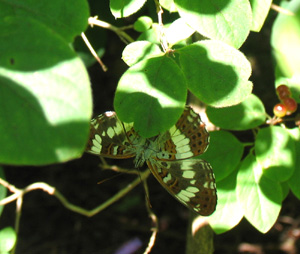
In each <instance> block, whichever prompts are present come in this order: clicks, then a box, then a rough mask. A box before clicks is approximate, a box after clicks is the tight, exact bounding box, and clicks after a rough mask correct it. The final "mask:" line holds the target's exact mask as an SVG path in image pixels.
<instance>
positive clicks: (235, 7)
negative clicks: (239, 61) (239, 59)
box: [174, 0, 252, 48]
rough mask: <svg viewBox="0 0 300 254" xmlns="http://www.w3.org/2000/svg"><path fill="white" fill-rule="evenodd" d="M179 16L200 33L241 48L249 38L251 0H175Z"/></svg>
mask: <svg viewBox="0 0 300 254" xmlns="http://www.w3.org/2000/svg"><path fill="white" fill-rule="evenodd" d="M174 2H175V4H176V7H177V9H178V12H179V14H180V16H181V17H182V18H183V19H184V20H185V22H186V23H188V24H189V25H190V26H191V27H192V28H194V29H195V30H196V31H198V32H199V33H200V34H202V35H204V36H206V37H208V38H211V39H214V40H220V41H223V42H225V43H227V44H229V45H232V46H234V47H235V48H239V47H240V46H241V45H242V44H243V42H244V41H245V40H246V38H247V36H248V34H249V31H250V26H251V20H252V12H251V6H250V3H249V1H248V0H231V1H224V0H214V1H211V0H201V1H190V0H175V1H174Z"/></svg>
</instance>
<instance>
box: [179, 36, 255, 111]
mask: <svg viewBox="0 0 300 254" xmlns="http://www.w3.org/2000/svg"><path fill="white" fill-rule="evenodd" d="M175 56H176V59H177V60H178V59H179V60H178V61H179V64H180V67H181V68H182V70H183V72H184V75H185V77H186V79H187V85H188V88H189V89H190V90H191V92H192V93H194V94H195V95H196V96H197V97H198V98H199V99H200V100H201V101H203V102H205V103H207V104H208V105H210V106H213V107H226V106H231V105H235V104H238V103H240V102H241V101H243V100H244V99H246V98H247V96H249V94H250V93H251V91H252V83H251V82H250V81H248V79H249V76H250V74H251V66H250V63H249V61H248V60H247V59H246V57H245V56H244V55H243V54H242V53H241V52H240V51H238V50H237V49H235V48H233V47H231V46H228V45H227V44H224V43H222V42H219V41H201V42H197V43H194V44H192V45H189V46H186V47H183V48H180V49H178V50H176V51H175Z"/></svg>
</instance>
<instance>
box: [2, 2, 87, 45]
mask: <svg viewBox="0 0 300 254" xmlns="http://www.w3.org/2000/svg"><path fill="white" fill-rule="evenodd" d="M0 10H1V12H0V19H1V23H2V22H4V23H5V22H7V18H8V17H14V18H17V17H18V18H19V22H18V23H17V24H16V26H14V27H12V28H11V33H17V32H16V31H15V30H17V31H23V34H27V36H25V37H23V38H24V39H26V38H30V39H31V41H36V40H38V41H41V42H43V41H44V40H47V38H44V37H43V36H42V35H40V36H37V37H36V36H32V35H34V34H32V29H34V27H31V26H28V23H27V22H25V23H23V22H22V20H23V19H24V20H25V21H26V20H27V19H29V18H30V19H33V20H35V21H36V23H39V24H40V25H44V26H45V29H49V30H51V32H52V33H53V34H56V35H59V36H61V37H62V38H64V40H66V41H68V42H72V41H73V39H74V37H75V36H76V35H78V34H80V33H81V32H82V31H84V30H85V29H86V27H87V25H88V17H89V6H88V3H87V1H85V0H73V1H72V4H70V3H69V2H67V1H61V0H52V1H43V3H42V4H41V1H40V0H14V1H1V2H0ZM46 27H47V28H46ZM1 33H2V36H3V31H2V32H1ZM11 41H12V42H16V43H19V44H23V41H22V40H17V39H16V38H14V37H13V38H11ZM3 42H6V43H4V44H9V41H3V40H1V44H2V43H3ZM57 46H59V45H57Z"/></svg>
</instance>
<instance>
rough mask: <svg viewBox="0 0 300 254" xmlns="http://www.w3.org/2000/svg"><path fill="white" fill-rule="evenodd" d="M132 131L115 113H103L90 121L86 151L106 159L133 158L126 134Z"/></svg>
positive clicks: (132, 150)
mask: <svg viewBox="0 0 300 254" xmlns="http://www.w3.org/2000/svg"><path fill="white" fill-rule="evenodd" d="M131 131H133V128H132V126H131V125H128V124H127V125H124V124H123V123H122V122H121V121H120V120H119V118H118V117H117V115H116V113H115V112H113V111H108V112H105V113H104V114H102V115H99V116H98V117H96V118H94V119H92V121H91V125H90V139H89V141H88V145H87V148H86V150H87V151H88V152H89V153H92V154H95V155H102V156H104V157H107V158H116V159H126V158H130V157H134V156H135V151H134V149H129V148H130V146H129V144H130V142H129V140H128V136H127V135H128V134H129V133H130V132H131Z"/></svg>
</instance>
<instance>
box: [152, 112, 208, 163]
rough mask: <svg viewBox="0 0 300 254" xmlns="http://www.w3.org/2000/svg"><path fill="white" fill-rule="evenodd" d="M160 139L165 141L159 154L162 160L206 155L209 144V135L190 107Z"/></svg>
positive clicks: (158, 156)
mask: <svg viewBox="0 0 300 254" xmlns="http://www.w3.org/2000/svg"><path fill="white" fill-rule="evenodd" d="M159 139H161V140H163V141H164V146H162V149H161V150H162V151H161V152H159V153H158V154H157V158H158V159H162V160H181V159H188V158H191V157H194V156H197V155H200V154H202V153H204V152H205V151H206V149H207V147H208V144H209V134H208V132H207V130H206V128H205V124H204V123H203V122H202V121H201V118H200V116H199V115H198V114H197V113H196V112H195V111H194V110H193V109H192V108H190V107H186V108H185V109H184V112H183V114H182V115H181V117H180V118H179V120H178V121H177V123H176V124H175V125H174V126H172V127H171V128H170V130H168V131H167V132H166V133H165V134H163V135H162V137H159Z"/></svg>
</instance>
